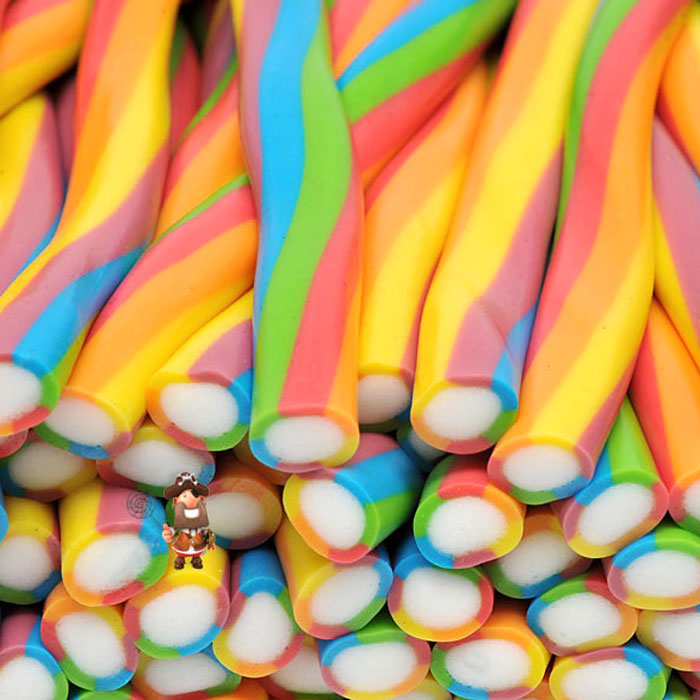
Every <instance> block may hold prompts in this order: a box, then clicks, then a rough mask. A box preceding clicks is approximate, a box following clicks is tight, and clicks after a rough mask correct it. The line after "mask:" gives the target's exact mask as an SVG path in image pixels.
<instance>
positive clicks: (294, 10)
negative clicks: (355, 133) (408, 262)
mask: <svg viewBox="0 0 700 700" xmlns="http://www.w3.org/2000/svg"><path fill="white" fill-rule="evenodd" d="M234 11H235V18H236V20H238V21H237V22H236V27H237V32H238V33H239V35H240V36H239V37H238V39H239V42H238V45H239V49H240V56H241V123H242V133H243V147H244V151H245V153H246V157H247V162H248V165H249V170H250V174H251V181H252V183H253V190H254V194H255V199H256V204H257V208H258V211H259V213H260V248H259V251H260V254H259V256H258V267H257V272H256V280H255V301H254V310H253V327H254V329H255V335H256V337H255V343H256V348H255V378H254V385H253V415H252V420H251V425H250V443H251V447H252V450H253V453H254V454H255V456H256V457H257V458H258V459H260V460H261V461H262V462H264V463H265V464H267V465H268V466H273V467H278V468H281V469H283V470H287V471H309V470H311V469H315V468H318V467H319V466H327V467H331V466H337V465H339V464H342V463H343V462H345V461H347V460H348V459H349V458H350V457H351V456H352V454H353V453H354V451H355V449H356V448H357V442H358V439H359V432H358V427H357V400H356V393H357V338H358V318H359V301H360V288H359V281H360V280H359V276H360V258H359V255H360V251H359V243H360V234H361V227H362V193H361V190H360V182H359V178H358V175H357V171H356V168H355V166H354V163H353V148H352V143H351V141H350V134H349V131H348V126H347V121H346V118H345V114H344V112H343V107H342V103H341V100H340V96H339V95H338V91H337V89H336V86H335V82H334V80H333V75H332V73H331V67H330V61H329V54H328V32H327V27H326V19H325V14H324V12H325V11H324V8H323V6H322V1H321V0H263V1H262V2H259V1H258V0H255V1H254V2H250V1H248V2H246V1H245V0H241V1H240V2H239V1H238V0H235V2H234ZM263 58H264V61H263ZM282 88H284V89H282ZM320 181H324V182H326V183H327V185H328V186H327V187H324V188H323V189H322V190H318V189H317V188H316V186H315V184H314V183H317V182H320ZM321 336H322V337H323V343H319V342H318V338H319V337H321ZM309 367H313V368H314V370H313V372H309V371H308V370H309Z"/></svg>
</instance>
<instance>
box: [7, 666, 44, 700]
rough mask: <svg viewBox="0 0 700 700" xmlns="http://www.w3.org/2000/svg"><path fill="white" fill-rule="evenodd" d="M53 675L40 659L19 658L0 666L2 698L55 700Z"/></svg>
mask: <svg viewBox="0 0 700 700" xmlns="http://www.w3.org/2000/svg"><path fill="white" fill-rule="evenodd" d="M55 694H56V684H55V682H54V679H53V675H52V674H51V672H50V671H49V669H48V668H46V666H44V664H42V663H41V661H39V660H38V659H33V658H31V657H29V656H18V657H16V658H14V659H12V661H9V662H8V663H6V664H5V665H4V666H0V698H13V699H14V700H54V696H55Z"/></svg>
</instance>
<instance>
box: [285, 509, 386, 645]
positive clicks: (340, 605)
mask: <svg viewBox="0 0 700 700" xmlns="http://www.w3.org/2000/svg"><path fill="white" fill-rule="evenodd" d="M275 546H276V549H277V554H278V555H279V558H280V562H281V563H282V568H283V570H284V574H285V578H286V580H287V586H288V587H289V595H290V597H291V600H292V608H293V610H294V618H295V620H296V621H297V624H298V625H299V627H301V628H302V629H303V630H304V631H305V632H307V633H308V634H311V635H313V636H314V637H316V638H318V639H334V638H336V637H341V636H342V635H344V634H348V633H349V632H354V631H355V630H358V629H360V628H362V627H364V626H365V625H366V624H367V623H368V622H369V621H370V620H371V619H372V618H373V617H374V616H375V615H376V614H377V613H378V612H379V611H380V610H381V608H382V607H383V606H384V603H385V602H386V599H387V596H388V595H389V589H390V588H391V582H392V579H393V575H392V571H391V564H390V562H389V557H388V555H387V553H386V550H384V549H383V548H382V547H378V548H377V549H376V550H374V551H372V552H370V553H369V554H366V555H365V556H364V557H362V559H359V560H358V561H356V562H354V563H352V564H336V563H335V562H332V561H329V560H328V559H324V558H323V557H322V556H320V555H319V554H317V553H316V552H314V550H313V549H311V548H310V547H309V546H308V545H307V544H306V543H305V542H304V540H303V539H302V537H301V535H299V533H298V532H297V531H296V530H295V529H294V527H293V525H292V524H291V523H290V522H289V520H288V519H287V518H284V519H283V520H282V523H281V525H280V527H279V529H278V530H277V533H276V534H275Z"/></svg>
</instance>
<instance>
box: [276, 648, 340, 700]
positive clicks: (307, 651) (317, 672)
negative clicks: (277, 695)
mask: <svg viewBox="0 0 700 700" xmlns="http://www.w3.org/2000/svg"><path fill="white" fill-rule="evenodd" d="M270 678H271V679H272V680H273V681H274V682H275V683H276V684H277V685H279V686H280V687H281V688H284V689H285V690H289V691H290V692H292V693H309V694H312V695H326V694H329V693H332V692H333V691H332V690H331V689H330V688H329V687H328V684H327V683H326V681H325V680H323V676H322V675H321V664H320V663H319V660H318V654H317V653H316V648H315V647H307V646H304V647H302V648H301V651H300V652H299V653H298V654H297V655H296V656H295V657H294V659H293V660H292V661H291V663H289V664H287V665H286V666H285V667H284V668H282V669H280V670H279V671H275V672H274V673H273V674H272V675H271V676H270Z"/></svg>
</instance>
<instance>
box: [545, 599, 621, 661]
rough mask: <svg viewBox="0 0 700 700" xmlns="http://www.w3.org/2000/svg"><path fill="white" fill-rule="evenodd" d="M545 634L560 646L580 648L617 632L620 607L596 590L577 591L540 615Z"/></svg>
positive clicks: (556, 602) (556, 601) (619, 620)
mask: <svg viewBox="0 0 700 700" xmlns="http://www.w3.org/2000/svg"><path fill="white" fill-rule="evenodd" d="M538 622H539V624H540V625H541V627H542V629H543V630H544V633H545V634H546V635H547V637H548V638H549V639H551V640H552V642H554V644H556V645H557V646H559V647H571V648H573V647H577V646H580V645H583V644H588V643H589V642H593V641H595V640H596V639H603V638H604V637H609V636H610V635H612V634H614V633H615V632H617V630H618V629H620V625H621V624H622V617H621V616H620V611H619V610H618V609H617V607H616V606H615V605H614V604H613V603H611V602H610V601H609V600H607V599H606V598H604V597H603V596H600V595H597V594H596V593H574V594H573V595H569V596H565V597H564V598H559V600H555V601H554V602H553V603H551V604H550V605H547V606H546V607H545V608H543V609H542V612H541V613H540V615H539V617H538Z"/></svg>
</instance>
